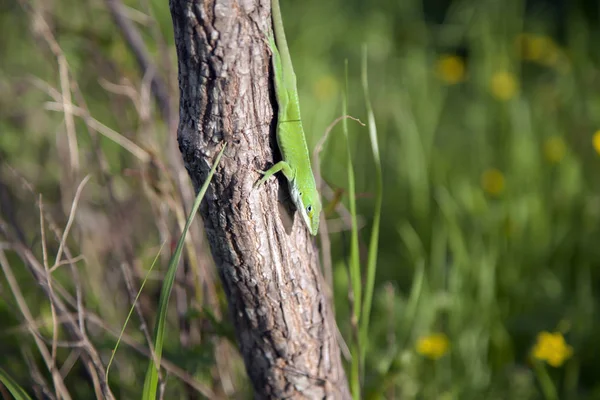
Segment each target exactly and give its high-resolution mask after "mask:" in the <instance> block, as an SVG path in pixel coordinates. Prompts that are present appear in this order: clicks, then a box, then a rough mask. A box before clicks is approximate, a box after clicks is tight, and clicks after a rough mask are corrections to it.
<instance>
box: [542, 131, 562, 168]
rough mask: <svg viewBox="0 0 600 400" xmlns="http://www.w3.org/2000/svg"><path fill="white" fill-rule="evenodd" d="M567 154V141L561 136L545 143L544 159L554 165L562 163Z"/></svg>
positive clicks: (551, 138)
mask: <svg viewBox="0 0 600 400" xmlns="http://www.w3.org/2000/svg"><path fill="white" fill-rule="evenodd" d="M566 152H567V146H566V145H565V141H564V140H563V138H561V137H560V136H552V137H549V138H548V139H546V140H545V141H544V157H546V160H548V161H549V162H550V163H552V164H557V163H559V162H561V160H562V159H563V158H564V156H565V153H566Z"/></svg>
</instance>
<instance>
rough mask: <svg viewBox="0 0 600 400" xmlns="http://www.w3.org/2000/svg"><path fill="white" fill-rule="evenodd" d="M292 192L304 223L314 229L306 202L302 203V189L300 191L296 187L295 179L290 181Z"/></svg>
mask: <svg viewBox="0 0 600 400" xmlns="http://www.w3.org/2000/svg"><path fill="white" fill-rule="evenodd" d="M290 193H291V195H292V201H293V202H294V205H295V206H296V209H297V210H298V212H299V213H300V215H301V216H302V219H303V220H304V223H305V224H306V226H307V227H308V229H309V230H310V229H312V227H311V225H310V219H309V218H308V214H306V208H304V207H305V206H304V203H302V195H301V193H300V191H298V188H297V187H296V185H295V183H294V181H290Z"/></svg>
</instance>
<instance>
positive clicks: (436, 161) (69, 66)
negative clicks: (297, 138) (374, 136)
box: [0, 0, 600, 399]
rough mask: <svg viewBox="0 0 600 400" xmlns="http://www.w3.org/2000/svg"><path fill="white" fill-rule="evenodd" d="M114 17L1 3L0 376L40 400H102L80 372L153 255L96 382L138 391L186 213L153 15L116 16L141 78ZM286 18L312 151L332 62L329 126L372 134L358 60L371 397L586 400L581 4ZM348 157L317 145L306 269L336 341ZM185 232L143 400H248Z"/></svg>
mask: <svg viewBox="0 0 600 400" xmlns="http://www.w3.org/2000/svg"><path fill="white" fill-rule="evenodd" d="M109 3H110V1H102V0H91V1H85V2H82V1H75V0H45V1H34V0H32V1H28V0H19V1H10V0H9V1H8V2H6V1H4V2H2V3H1V4H0V35H1V36H0V160H1V163H0V265H1V266H2V271H3V273H2V274H0V368H2V369H3V370H4V371H6V372H7V373H8V374H9V375H10V376H12V377H13V378H14V379H15V380H16V381H17V382H18V383H19V384H20V385H21V386H23V387H24V388H26V389H27V390H28V392H29V393H30V395H32V396H37V397H38V398H54V397H53V396H56V395H55V393H57V389H56V384H57V381H62V382H64V390H65V392H66V391H68V392H69V393H70V395H71V397H72V398H74V399H88V398H95V397H96V396H97V391H96V390H97V384H96V383H94V382H93V381H92V380H91V379H90V377H89V376H90V375H89V374H88V373H87V372H86V368H87V367H86V365H88V364H86V362H88V361H89V360H92V364H93V360H100V361H101V365H99V366H98V365H96V368H97V370H102V369H105V367H106V365H107V363H108V360H109V358H110V356H111V353H112V350H113V348H114V346H115V343H116V338H117V337H118V334H119V331H120V330H121V327H122V326H123V324H124V321H125V319H126V317H127V314H128V312H129V309H130V307H131V304H132V303H133V299H134V297H135V293H137V290H138V289H139V287H140V284H141V282H142V280H143V279H144V276H145V275H146V273H147V271H148V269H149V267H150V265H151V264H152V260H153V259H154V257H155V256H156V254H158V253H159V251H160V249H161V243H166V246H165V247H164V248H163V249H162V251H161V252H160V254H161V257H160V258H159V261H158V263H157V266H156V267H155V268H154V270H153V271H152V272H151V274H150V279H149V281H148V282H147V284H146V287H145V289H144V291H143V292H142V295H141V296H140V299H139V301H138V302H137V303H136V305H137V307H136V310H135V313H134V316H133V317H132V322H131V323H130V324H129V325H128V326H127V328H126V330H125V335H124V337H123V343H122V344H121V346H120V347H119V349H118V351H117V353H116V357H115V361H114V364H113V366H112V369H111V372H110V374H109V378H108V379H109V383H110V387H111V389H112V391H113V393H114V394H115V395H116V396H117V398H122V399H128V398H138V397H139V395H140V392H141V382H142V381H143V376H144V371H145V368H146V366H147V362H148V361H147V360H148V354H149V350H148V328H147V326H152V324H153V318H154V310H155V309H156V303H157V301H158V294H159V291H160V284H161V277H162V275H163V274H164V270H165V266H166V263H167V261H168V258H169V255H170V252H171V251H172V249H173V246H174V242H175V241H176V240H177V238H178V235H179V232H180V228H181V225H182V221H183V220H184V218H185V217H184V216H185V214H186V213H187V211H186V209H185V208H184V207H183V206H182V204H183V203H184V202H183V201H182V198H181V195H180V192H179V191H178V190H177V189H176V188H177V186H178V182H181V181H180V179H183V182H187V181H186V179H187V177H186V176H185V172H184V171H183V170H182V169H181V166H178V165H177V162H176V160H175V158H174V157H175V156H176V155H177V152H176V148H175V147H174V146H175V137H174V136H173V135H169V133H168V131H169V129H168V127H169V123H170V122H169V120H168V118H169V117H168V112H164V111H165V110H162V111H163V112H161V109H160V106H157V105H156V102H155V98H154V97H153V96H152V90H151V83H152V82H154V77H155V76H160V77H161V79H162V80H163V82H164V84H165V88H166V89H167V91H168V94H169V98H170V102H171V107H172V110H175V113H176V110H177V99H178V90H177V71H176V59H175V49H174V44H173V35H172V25H171V17H170V14H169V9H168V4H167V3H168V2H167V1H159V0H137V1H133V0H128V1H126V2H125V3H126V5H127V8H126V11H127V13H126V14H127V16H128V18H129V19H130V20H131V21H132V22H133V24H134V26H135V28H136V29H137V30H138V31H139V32H140V33H141V35H142V39H143V43H144V45H145V47H146V48H147V50H148V52H149V54H150V57H151V58H150V60H151V62H152V64H154V67H155V68H154V72H150V73H146V74H144V73H142V71H141V69H140V67H139V63H138V60H137V59H136V57H135V56H134V54H133V52H132V51H131V49H130V47H129V46H128V44H127V42H126V41H125V40H124V38H123V35H122V32H121V30H120V29H118V28H117V25H116V24H115V21H114V19H113V18H112V16H111V13H110V11H109V8H108V6H107V5H108V4H109ZM282 3H283V4H282V7H283V14H284V15H283V16H284V19H285V24H286V30H287V36H288V42H289V45H290V49H291V53H292V58H293V60H294V65H295V68H296V72H297V75H298V84H299V91H300V101H301V106H302V111H303V117H304V120H305V129H306V131H307V132H308V140H309V144H310V147H311V148H313V147H314V145H315V144H316V143H317V142H318V141H319V139H320V138H321V137H322V135H323V132H324V131H325V129H326V127H327V126H328V125H329V124H330V123H331V122H332V121H333V120H334V119H335V118H336V117H338V116H339V115H340V114H341V98H342V97H341V95H342V89H343V87H344V60H345V59H347V60H348V66H349V78H348V80H349V91H348V100H349V112H350V114H352V115H353V116H356V117H359V118H361V119H362V120H363V121H365V120H366V118H365V116H366V111H365V99H364V98H363V95H362V89H361V81H360V72H361V71H360V66H361V49H362V45H363V44H366V45H367V48H368V65H369V88H370V89H369V90H370V96H371V101H372V104H373V109H374V113H375V118H376V122H377V127H378V132H379V144H380V147H381V160H382V167H383V179H384V181H383V182H384V186H383V187H384V201H383V210H382V216H383V218H382V222H381V235H380V242H379V254H378V264H377V277H376V286H375V296H374V302H373V307H374V309H373V313H372V317H371V323H370V326H369V334H368V346H367V347H366V364H365V374H364V381H363V382H362V386H363V388H364V392H365V396H366V397H367V398H386V399H393V398H402V399H411V398H415V399H481V398H485V399H542V398H544V399H557V398H562V399H600V374H598V373H597V372H596V371H597V370H596V368H599V367H600V364H599V363H600V341H599V340H598V338H600V318H599V315H598V313H599V310H598V307H599V306H600V180H599V179H598V174H597V171H598V170H599V168H600V51H599V47H598V44H597V43H598V40H600V30H599V24H598V20H599V18H600V11H599V8H598V5H597V3H596V2H594V1H587V2H586V1H566V0H564V1H558V0H555V1H550V0H546V1H543V0H537V1H536V0H532V1H528V2H525V1H520V0H508V1H501V0H480V1H474V0H454V1H450V0H447V1H442V0H423V1H420V0H403V1H390V0H373V1H358V0H350V1H343V0H329V1H327V2H322V1H317V0H304V1H302V2H291V1H283V2H282ZM154 74H156V75H154ZM70 103H72V104H73V105H74V106H75V108H69V105H70ZM65 109H66V110H67V111H68V112H66V113H65V112H64V110H65ZM175 115H176V114H175ZM349 127H350V136H351V149H352V158H353V162H354V166H355V169H356V171H355V173H356V185H357V191H358V192H359V195H358V198H357V204H358V211H359V215H360V224H361V226H364V227H365V229H362V230H361V243H362V245H363V247H364V249H365V250H366V245H367V243H368V232H369V231H370V230H369V229H368V228H369V226H370V224H371V216H372V214H373V207H374V202H373V196H372V193H373V191H374V184H375V183H374V179H373V170H374V164H373V160H372V155H371V152H370V151H368V150H366V149H368V148H369V137H368V133H367V130H366V128H362V127H360V126H358V125H355V124H354V123H352V122H350V123H349ZM174 149H175V152H173V151H172V150H174ZM345 159H346V143H345V141H344V139H343V136H342V134H341V131H340V132H338V131H337V130H336V131H334V132H333V133H332V136H331V137H330V139H329V140H328V142H327V144H326V146H325V148H324V150H323V152H322V153H321V172H322V175H323V178H324V180H325V181H326V182H327V184H328V186H329V188H330V189H328V190H327V192H326V193H324V197H325V199H326V201H325V204H326V205H325V210H326V211H328V215H327V217H328V219H329V224H328V226H329V231H330V232H329V233H330V240H331V252H332V256H331V260H332V264H331V266H330V267H327V265H326V270H325V275H326V277H327V278H328V280H329V282H330V283H331V285H332V287H333V291H334V298H335V309H336V318H337V321H338V324H339V327H340V330H341V333H342V335H343V337H345V338H346V339H348V338H349V337H350V331H351V326H350V325H351V324H350V321H351V311H350V307H349V301H348V292H349V286H350V285H349V278H348V271H347V265H346V259H347V257H348V254H347V251H348V244H347V242H348V239H349V234H348V229H349V228H348V224H347V222H346V221H347V218H345V217H344V215H345V214H344V212H343V210H344V204H347V201H348V198H347V196H346V195H345V193H346V189H347V188H346V186H347V180H346V171H345V166H346V163H345ZM182 176H183V178H182ZM188 190H189V189H188ZM184 197H185V196H184ZM327 204H329V206H328V205H327ZM336 205H337V206H338V207H334V206H336ZM340 208H341V210H342V211H341V212H335V211H333V210H334V209H337V210H340ZM197 225H198V226H197V227H196V230H195V231H194V232H191V234H190V240H189V241H188V249H187V251H188V252H187V255H188V257H187V258H186V262H185V265H184V266H185V268H182V269H181V273H180V275H179V276H178V280H177V285H176V288H175V292H174V297H173V299H174V301H172V303H171V305H172V308H173V310H172V312H171V313H170V320H169V327H168V338H169V339H168V340H167V341H166V342H165V344H164V346H165V349H164V358H165V359H166V360H167V363H166V365H165V368H166V372H167V373H166V375H164V376H163V380H162V382H163V384H164V385H163V397H164V398H167V399H174V398H190V399H192V398H204V397H214V398H251V394H252V392H251V389H250V386H249V382H248V381H247V378H246V376H245V371H244V368H243V363H242V362H241V359H240V357H239V355H238V354H237V352H236V350H235V343H234V342H233V341H232V337H233V336H232V333H231V331H232V327H231V325H230V324H229V322H228V317H227V308H226V303H225V297H224V294H223V293H222V290H221V287H220V284H219V282H218V279H217V276H216V273H215V271H214V266H213V265H212V261H211V260H210V255H209V254H210V253H209V252H208V250H207V248H206V245H205V243H204V241H203V239H202V232H201V229H200V224H197ZM50 275H52V277H53V279H48V277H49V276H50ZM52 296H56V297H57V298H61V299H62V301H63V303H64V304H66V305H65V307H64V308H61V307H60V306H59V305H57V304H53V305H52V306H51V302H50V301H49V297H50V298H52ZM69 318H71V319H72V320H73V321H76V322H75V325H73V326H70V325H69V322H68V321H67V320H69ZM73 318H74V319H73ZM65 321H67V322H65ZM82 321H86V329H85V330H84V329H81V327H82V326H83V324H82ZM73 327H75V328H73ZM76 327H79V329H80V331H79V333H77V334H74V333H73V329H75V330H77V329H76ZM344 354H345V355H347V352H346V351H344ZM96 356H97V358H94V357H96ZM86 357H87V358H86ZM86 360H88V361H86ZM52 365H55V366H56V370H57V371H58V375H56V373H55V374H54V376H52V374H51V373H50V372H49V369H52V368H51V367H50V366H52ZM88 367H89V366H88ZM93 368H94V367H92V369H93ZM61 390H62V389H61ZM0 395H1V396H3V397H4V398H10V395H9V394H8V392H7V391H6V389H4V388H2V387H1V386H0ZM44 396H46V397H44Z"/></svg>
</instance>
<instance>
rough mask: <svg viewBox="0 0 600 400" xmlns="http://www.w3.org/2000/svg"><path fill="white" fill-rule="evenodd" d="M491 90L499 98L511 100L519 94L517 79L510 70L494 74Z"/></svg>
mask: <svg viewBox="0 0 600 400" xmlns="http://www.w3.org/2000/svg"><path fill="white" fill-rule="evenodd" d="M490 90H491V91H492V94H493V95H494V97H496V98H497V99H498V100H503V101H507V100H510V99H512V98H513V97H514V96H515V94H517V90H518V84H517V80H516V78H515V76H514V75H513V74H511V73H510V72H496V73H495V74H494V75H493V76H492V80H491V82H490Z"/></svg>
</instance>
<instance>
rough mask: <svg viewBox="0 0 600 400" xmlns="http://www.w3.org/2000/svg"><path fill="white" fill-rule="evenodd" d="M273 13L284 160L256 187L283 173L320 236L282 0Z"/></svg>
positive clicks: (300, 209) (275, 3) (311, 227)
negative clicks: (278, 173) (286, 36)
mask: <svg viewBox="0 0 600 400" xmlns="http://www.w3.org/2000/svg"><path fill="white" fill-rule="evenodd" d="M271 9H272V12H271V13H272V15H273V28H274V29H273V30H274V31H275V37H273V35H270V36H269V47H270V49H271V53H272V54H273V70H274V72H275V94H276V97H277V104H278V106H279V114H278V115H277V143H278V145H279V149H280V150H281V155H282V158H283V160H282V161H279V162H278V163H276V164H275V165H273V166H272V167H271V168H269V169H268V170H266V171H258V172H260V173H261V174H263V177H262V178H261V179H260V180H259V181H258V182H257V183H256V186H260V185H261V184H263V183H264V182H265V181H266V180H267V179H268V178H269V177H271V176H272V175H273V174H275V173H277V172H279V171H281V172H283V175H284V176H285V177H286V178H287V180H288V182H289V187H290V192H291V197H292V201H293V202H294V205H295V206H296V208H297V209H298V212H299V213H300V215H301V216H302V219H303V221H304V222H305V223H306V226H308V229H309V230H310V233H311V234H312V235H316V234H317V231H318V230H319V215H320V213H321V200H320V199H319V192H318V191H317V185H316V184H315V177H314V176H313V172H312V168H311V166H310V156H309V153H308V146H307V144H306V137H305V136H304V129H303V128H302V121H301V119H300V102H299V100H298V89H297V88H296V74H295V73H294V68H293V67H292V59H291V57H290V51H289V49H288V46H287V42H286V39H285V32H284V31H283V19H282V18H281V10H280V8H279V0H272V2H271Z"/></svg>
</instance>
